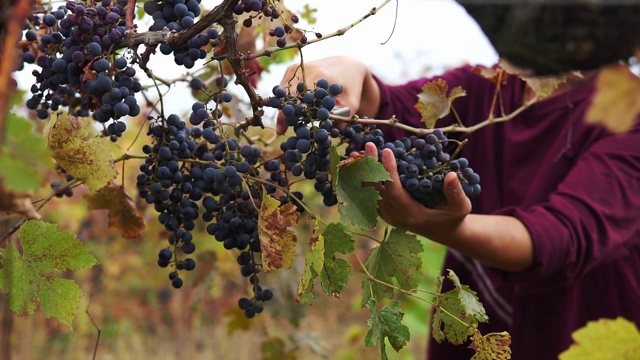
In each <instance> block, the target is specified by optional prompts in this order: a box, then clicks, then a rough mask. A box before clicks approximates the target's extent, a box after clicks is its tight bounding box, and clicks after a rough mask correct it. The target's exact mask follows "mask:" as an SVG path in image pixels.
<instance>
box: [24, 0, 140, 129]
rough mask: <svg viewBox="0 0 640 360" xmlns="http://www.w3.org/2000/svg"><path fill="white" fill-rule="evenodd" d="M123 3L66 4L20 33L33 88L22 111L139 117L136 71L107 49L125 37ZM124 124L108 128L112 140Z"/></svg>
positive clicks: (45, 114) (43, 115)
mask: <svg viewBox="0 0 640 360" xmlns="http://www.w3.org/2000/svg"><path fill="white" fill-rule="evenodd" d="M126 3H127V1H126V0H119V1H117V2H114V1H112V0H101V1H97V0H89V1H84V2H74V1H68V2H67V3H66V4H65V6H64V7H59V8H58V9H57V10H55V11H54V12H53V13H51V14H46V15H44V17H43V19H42V22H41V23H39V24H37V23H36V24H32V26H34V28H32V29H29V30H27V31H26V33H25V41H24V42H23V50H24V55H23V58H25V59H26V60H29V61H31V60H34V61H35V63H36V65H38V66H39V67H40V68H41V69H40V70H34V71H33V76H34V77H35V84H34V85H33V86H32V87H31V94H32V96H31V98H30V99H29V100H28V101H27V104H26V105H27V107H28V108H29V109H32V110H36V111H37V115H38V117H39V118H41V119H46V118H47V117H48V116H49V110H52V111H57V110H58V109H59V107H60V106H68V107H69V108H70V110H71V113H73V114H74V115H77V116H88V115H89V113H90V112H91V111H92V112H93V118H94V119H95V120H97V121H99V122H102V123H106V122H108V121H109V120H111V119H114V120H118V119H120V118H122V117H124V116H136V115H138V114H139V113H140V106H139V105H138V104H137V101H136V98H135V96H134V94H135V93H137V92H139V91H140V90H141V89H142V86H141V85H140V83H139V82H138V81H137V80H135V79H134V77H135V74H136V71H135V69H133V68H132V67H130V66H128V65H129V64H128V61H127V60H126V59H125V58H124V57H117V56H114V55H113V54H112V53H111V46H112V45H113V44H115V43H117V42H118V41H120V40H121V39H122V38H123V37H124V32H125V27H124V21H125V16H124V5H126ZM125 129H126V125H125V124H124V123H122V122H115V123H112V124H110V126H109V128H108V132H109V134H110V135H111V136H112V140H114V141H115V140H116V139H117V137H118V136H120V135H122V133H123V132H124V130H125Z"/></svg>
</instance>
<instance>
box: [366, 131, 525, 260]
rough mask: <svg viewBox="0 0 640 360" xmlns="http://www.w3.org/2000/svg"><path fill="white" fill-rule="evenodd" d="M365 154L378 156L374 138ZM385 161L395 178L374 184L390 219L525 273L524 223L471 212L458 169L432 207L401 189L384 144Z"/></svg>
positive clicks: (380, 209)
mask: <svg viewBox="0 0 640 360" xmlns="http://www.w3.org/2000/svg"><path fill="white" fill-rule="evenodd" d="M365 155H367V156H375V157H377V155H378V150H377V148H376V146H375V145H374V144H373V143H367V144H366V146H365ZM381 160H382V165H383V166H384V168H385V169H386V170H387V171H388V172H389V175H390V176H391V178H392V180H393V181H385V182H384V183H376V184H372V186H374V187H375V188H376V189H377V190H378V192H379V193H380V196H381V197H382V199H381V200H380V201H379V202H378V213H379V215H380V217H381V218H382V219H384V220H385V221H386V222H387V223H389V224H390V225H392V226H396V227H403V228H406V229H407V230H409V231H412V232H414V233H416V234H419V235H422V236H425V237H427V238H429V239H431V240H433V241H435V242H438V243H441V244H443V245H445V246H448V247H450V248H452V249H455V250H458V251H460V252H461V253H462V254H465V255H467V256H470V257H472V258H475V259H478V260H480V261H482V262H484V263H485V264H487V265H489V266H492V267H495V268H498V269H503V270H507V271H512V272H520V271H523V270H525V269H527V268H529V267H530V266H531V264H532V258H533V247H532V241H531V236H530V234H529V232H528V230H527V228H526V227H525V226H524V224H523V223H522V222H520V220H518V219H517V218H515V217H512V216H503V215H479V214H471V201H470V200H469V198H467V196H466V195H465V194H464V191H463V189H462V186H461V184H460V181H459V180H458V177H457V175H456V174H455V173H454V172H451V173H449V174H447V176H445V178H444V184H443V187H442V192H443V195H444V198H445V200H444V201H443V202H441V203H440V204H439V205H438V206H436V208H434V209H429V208H427V207H424V206H423V205H422V204H420V203H419V202H418V201H416V200H415V199H413V198H412V197H411V195H410V194H409V193H408V192H407V191H406V190H405V189H403V188H402V185H401V183H400V177H399V175H398V171H397V165H396V159H395V156H394V154H393V152H392V151H390V150H389V149H383V150H382V159H381Z"/></svg>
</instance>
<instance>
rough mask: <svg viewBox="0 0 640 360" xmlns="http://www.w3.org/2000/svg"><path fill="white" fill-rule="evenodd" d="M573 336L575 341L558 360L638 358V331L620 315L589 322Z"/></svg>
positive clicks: (639, 347)
mask: <svg viewBox="0 0 640 360" xmlns="http://www.w3.org/2000/svg"><path fill="white" fill-rule="evenodd" d="M572 337H573V340H574V341H575V343H574V344H573V345H571V347H570V348H569V349H567V350H565V351H564V352H563V353H562V354H560V360H578V359H580V360H581V359H589V360H600V359H602V360H607V359H619V360H635V359H640V332H639V331H638V328H637V327H636V325H635V324H634V323H632V322H631V321H629V320H626V319H623V318H616V319H600V320H597V321H589V322H588V323H587V325H585V326H584V327H582V328H580V329H578V330H576V331H575V332H574V333H573V335H572Z"/></svg>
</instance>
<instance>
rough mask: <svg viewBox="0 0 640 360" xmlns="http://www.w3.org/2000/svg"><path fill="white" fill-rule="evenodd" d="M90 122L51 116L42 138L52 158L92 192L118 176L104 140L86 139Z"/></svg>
mask: <svg viewBox="0 0 640 360" xmlns="http://www.w3.org/2000/svg"><path fill="white" fill-rule="evenodd" d="M91 123H92V120H91V119H90V118H81V117H75V116H71V115H68V114H66V113H61V112H60V113H55V114H52V115H51V117H50V118H49V120H47V122H46V124H45V125H44V130H43V135H44V138H45V141H46V143H47V147H48V148H49V149H50V150H51V152H52V153H53V158H54V159H55V160H56V161H57V162H58V164H59V165H60V166H61V167H62V168H63V169H65V170H66V171H67V172H68V173H70V174H71V175H73V176H75V177H76V178H78V179H79V180H82V181H83V182H84V184H85V185H86V186H87V188H89V190H91V191H96V190H99V189H101V188H103V187H105V186H106V185H107V184H108V183H109V182H110V181H111V180H113V179H115V177H116V176H117V175H118V173H117V172H116V169H115V167H114V166H113V157H112V156H111V150H110V149H109V146H108V143H107V142H106V141H107V139H105V138H89V139H87V136H89V130H90V128H91Z"/></svg>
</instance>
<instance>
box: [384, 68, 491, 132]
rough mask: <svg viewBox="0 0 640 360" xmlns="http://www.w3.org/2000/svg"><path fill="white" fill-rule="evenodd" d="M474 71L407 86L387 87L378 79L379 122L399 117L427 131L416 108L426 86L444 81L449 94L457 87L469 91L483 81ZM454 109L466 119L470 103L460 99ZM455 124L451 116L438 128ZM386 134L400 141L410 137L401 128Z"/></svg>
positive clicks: (461, 70) (459, 70)
mask: <svg viewBox="0 0 640 360" xmlns="http://www.w3.org/2000/svg"><path fill="white" fill-rule="evenodd" d="M472 69H473V67H472V66H464V67H460V68H457V69H454V70H450V71H448V72H446V73H444V74H443V75H441V76H435V77H430V78H422V79H418V80H413V81H410V82H408V83H406V84H403V85H387V84H385V83H383V82H382V81H381V80H380V79H379V78H377V77H375V76H374V78H375V80H376V82H377V83H378V86H379V88H380V109H379V111H378V115H376V118H377V119H390V118H391V117H392V116H395V117H396V118H397V119H398V120H399V121H400V122H401V123H404V124H407V125H410V126H413V127H424V124H423V123H422V122H421V121H420V113H419V112H418V110H416V108H415V105H416V103H417V102H418V94H420V93H421V92H422V87H423V86H424V84H426V83H427V82H429V81H432V80H436V79H440V78H441V79H443V80H444V81H445V82H446V83H447V86H448V88H449V91H450V90H451V89H452V88H454V87H456V86H461V87H462V88H463V89H464V90H468V88H469V87H470V86H471V84H470V83H471V81H472V80H473V79H472V78H474V77H475V78H480V76H479V75H477V74H475V73H473V72H472ZM453 107H454V108H455V110H456V112H457V113H458V115H459V116H460V117H461V118H465V117H466V113H467V107H468V99H467V98H466V97H461V98H458V99H456V100H455V101H454V102H453ZM453 120H454V118H453V116H452V115H448V116H446V117H445V118H443V119H440V120H439V121H438V124H437V126H445V125H449V124H451V122H452V121H453ZM382 130H383V131H384V132H385V139H397V138H400V137H402V136H405V135H406V134H404V133H403V131H402V130H400V129H397V128H389V127H383V128H382Z"/></svg>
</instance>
